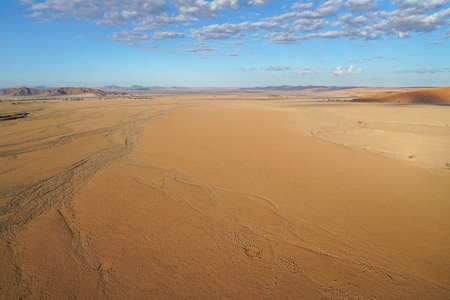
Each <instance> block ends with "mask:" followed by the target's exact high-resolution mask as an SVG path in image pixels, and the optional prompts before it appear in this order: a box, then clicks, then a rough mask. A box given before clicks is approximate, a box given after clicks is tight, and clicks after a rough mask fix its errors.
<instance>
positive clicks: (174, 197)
mask: <svg viewBox="0 0 450 300" xmlns="http://www.w3.org/2000/svg"><path fill="white" fill-rule="evenodd" d="M0 112H1V113H2V114H15V113H23V112H29V113H30V114H29V115H28V116H27V117H25V118H22V119H16V120H7V121H2V122H0V266H1V269H2V272H0V298H2V299H18V298H29V299H40V298H47V299H50V298H51V299H68V298H69V299H72V298H90V299H99V298H105V299H148V298H172V299H173V298H176V299H183V298H202V299H216V298H236V299H240V298H246V299H248V298H273V299H282V298H294V299H324V298H325V299H368V298H378V299H448V298H449V297H450V275H449V274H450V234H449V233H450V218H448V216H449V215H450V201H449V199H450V168H448V167H446V164H447V163H449V162H450V128H449V127H448V122H449V120H450V107H449V106H432V105H396V104H370V103H343V102H331V101H328V100H325V101H324V100H318V99H305V98H304V97H300V98H297V97H296V96H295V94H292V93H291V94H286V95H284V96H283V97H279V98H277V99H276V100H272V99H271V98H268V97H267V95H266V94H263V93H248V94H244V93H238V94H231V93H223V94H207V93H204V94H199V95H194V94H185V95H182V94H178V95H171V94H165V95H159V96H158V97H156V95H154V97H153V99H147V100H137V99H135V100H130V99H122V100H120V99H115V100H94V99H89V100H85V101H46V102H45V103H44V102H43V101H34V102H33V101H27V102H21V103H20V104H14V105H13V104H12V103H11V102H1V103H0Z"/></svg>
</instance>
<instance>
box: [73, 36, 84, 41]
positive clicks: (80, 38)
mask: <svg viewBox="0 0 450 300" xmlns="http://www.w3.org/2000/svg"><path fill="white" fill-rule="evenodd" d="M73 38H74V39H76V40H82V39H83V38H84V37H83V36H82V35H77V36H74V37H73Z"/></svg>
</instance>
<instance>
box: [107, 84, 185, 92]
mask: <svg viewBox="0 0 450 300" xmlns="http://www.w3.org/2000/svg"><path fill="white" fill-rule="evenodd" d="M99 89H101V90H103V91H158V90H188V89H192V88H188V87H179V86H170V87H162V86H142V85H132V86H129V87H124V86H117V85H106V86H102V87H100V88H99Z"/></svg>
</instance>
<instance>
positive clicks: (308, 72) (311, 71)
mask: <svg viewBox="0 0 450 300" xmlns="http://www.w3.org/2000/svg"><path fill="white" fill-rule="evenodd" d="M297 74H298V75H300V76H313V75H319V74H320V72H319V67H315V68H313V67H304V68H302V70H301V71H300V72H298V73H297Z"/></svg>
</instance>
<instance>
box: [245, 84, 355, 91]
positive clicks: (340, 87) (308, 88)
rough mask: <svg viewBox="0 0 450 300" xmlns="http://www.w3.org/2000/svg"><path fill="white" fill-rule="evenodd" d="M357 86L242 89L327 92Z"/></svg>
mask: <svg viewBox="0 0 450 300" xmlns="http://www.w3.org/2000/svg"><path fill="white" fill-rule="evenodd" d="M353 88H357V87H356V86H323V85H294V86H293V85H279V86H264V87H252V88H241V89H242V90H259V91H306V90H307V91H312V92H325V91H338V90H347V89H353Z"/></svg>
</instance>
